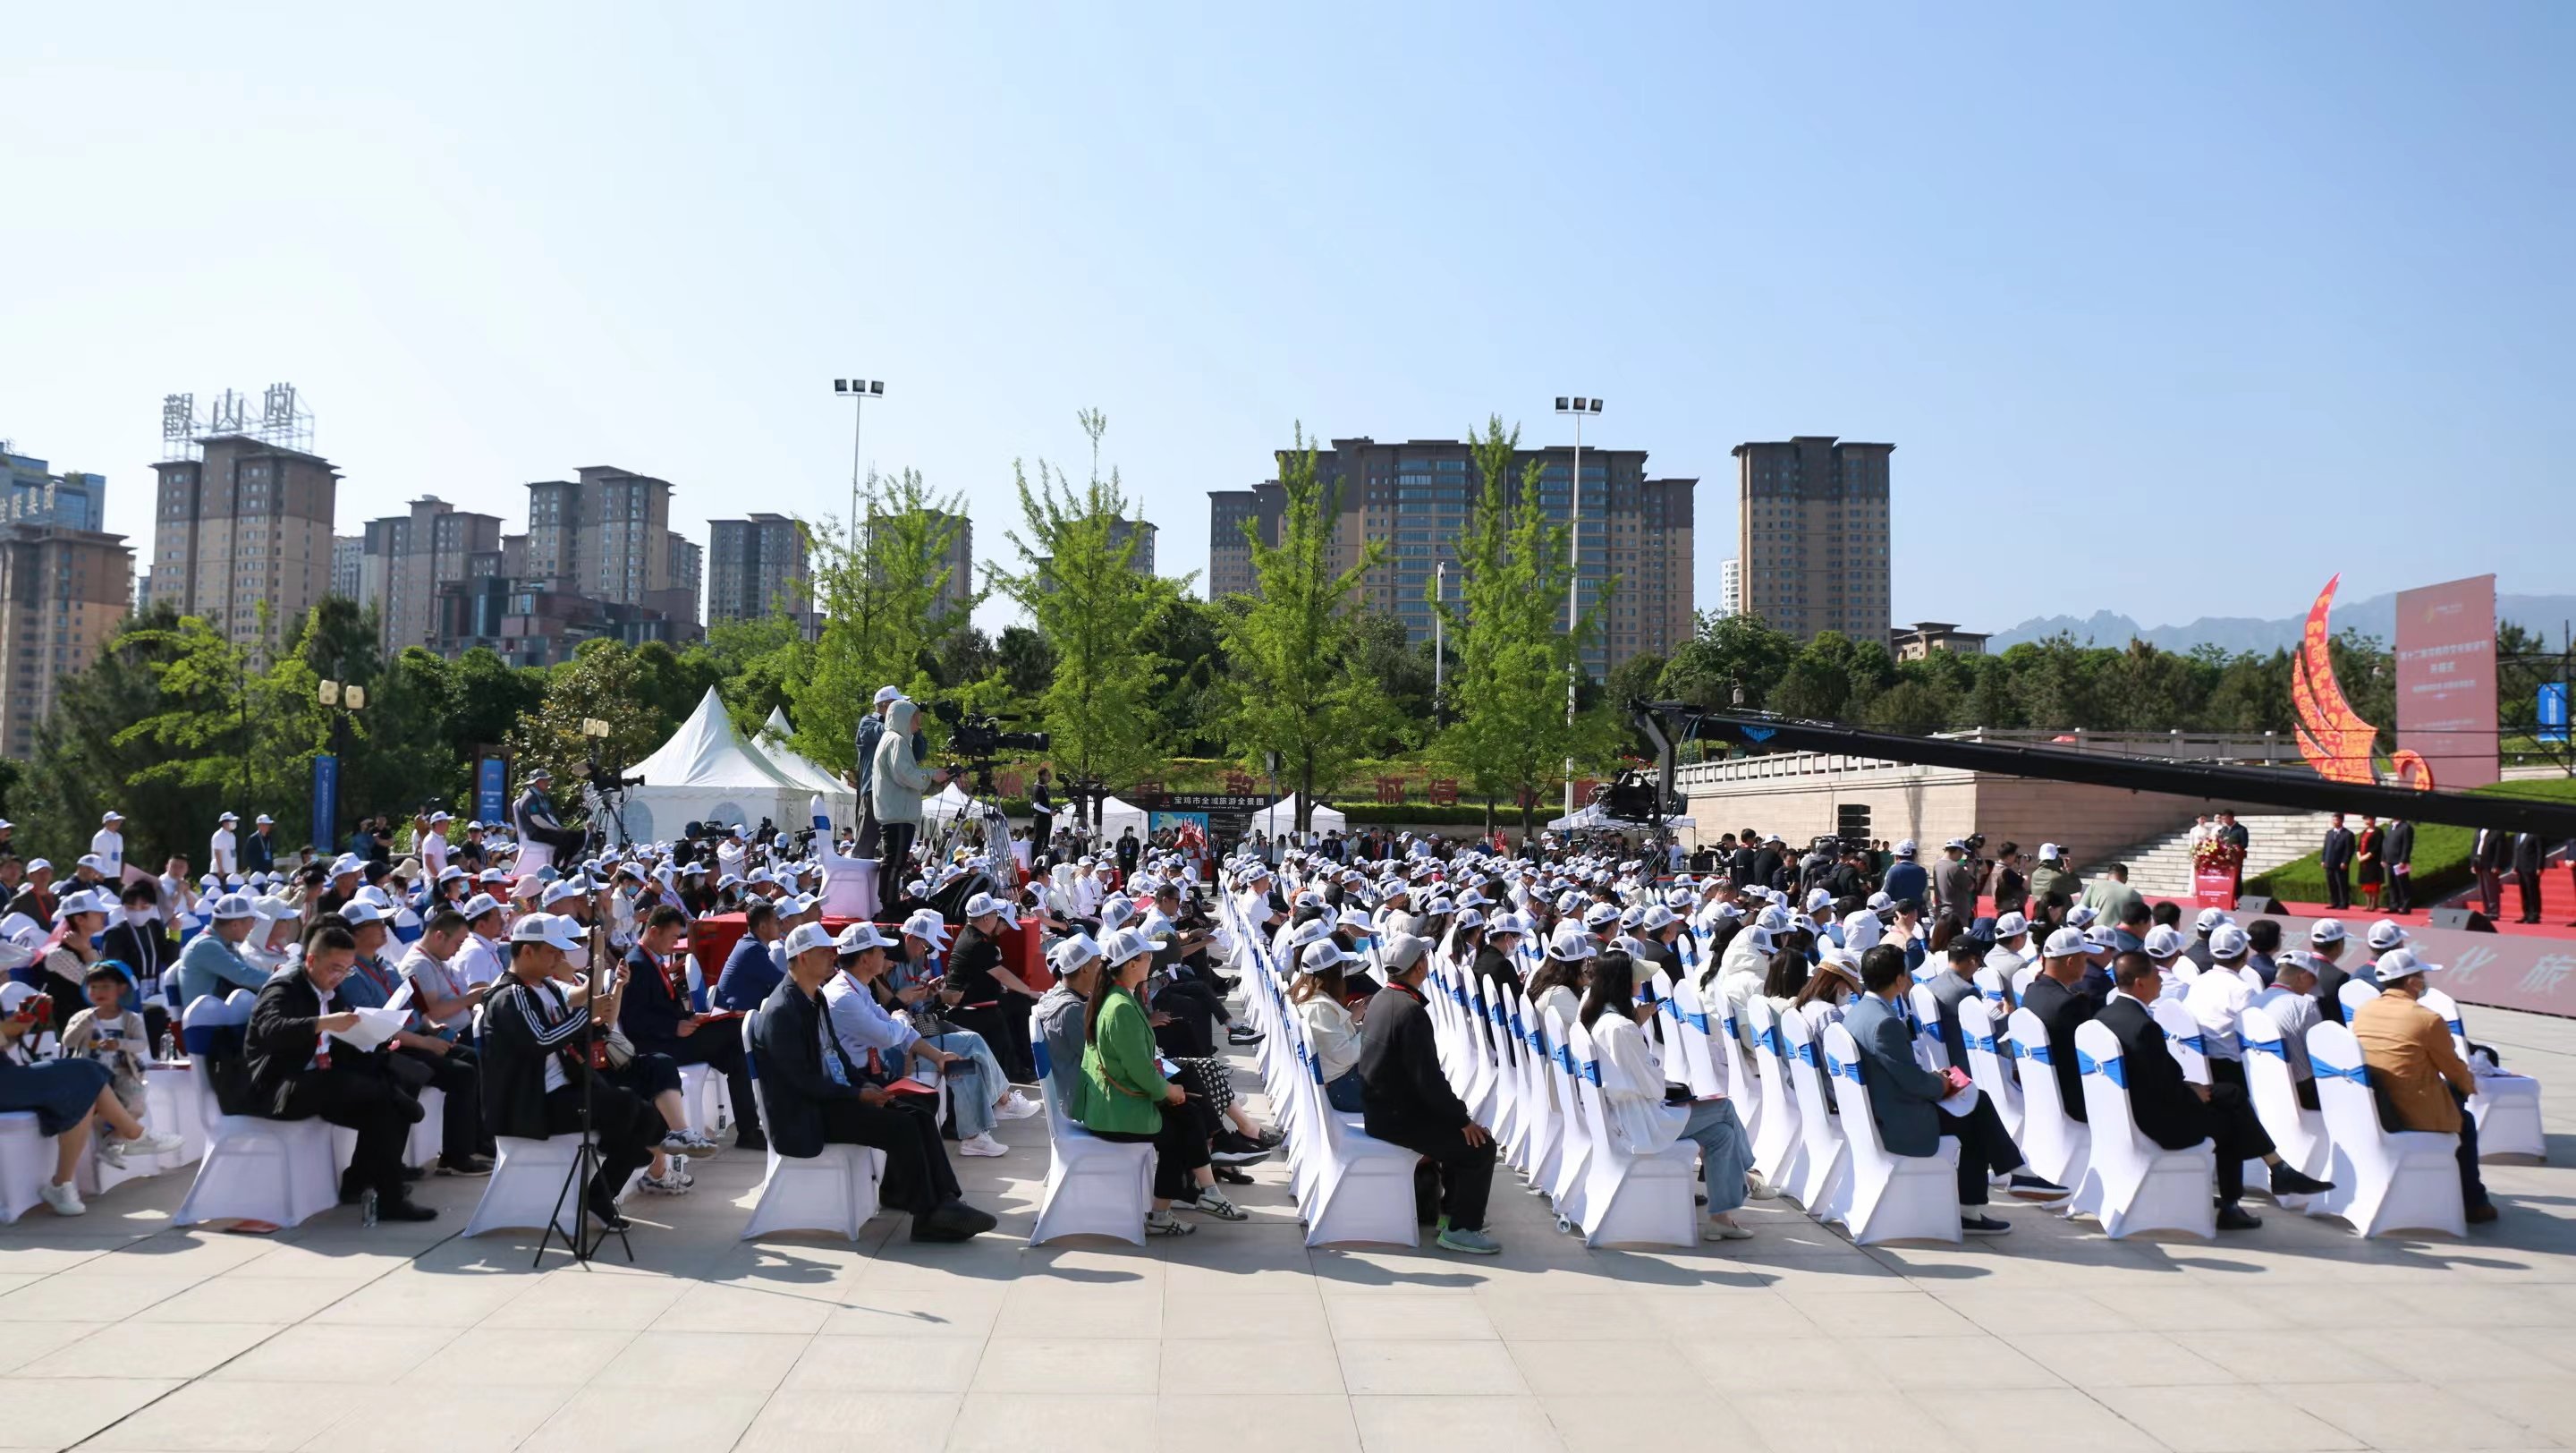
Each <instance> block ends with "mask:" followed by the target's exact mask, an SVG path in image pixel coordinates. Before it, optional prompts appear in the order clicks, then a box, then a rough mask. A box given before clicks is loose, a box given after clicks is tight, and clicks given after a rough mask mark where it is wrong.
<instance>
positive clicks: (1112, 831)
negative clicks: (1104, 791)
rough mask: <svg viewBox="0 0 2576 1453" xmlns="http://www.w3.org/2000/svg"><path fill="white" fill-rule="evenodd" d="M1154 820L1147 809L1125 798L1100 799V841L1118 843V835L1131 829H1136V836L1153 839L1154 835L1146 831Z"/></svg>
mask: <svg viewBox="0 0 2576 1453" xmlns="http://www.w3.org/2000/svg"><path fill="white" fill-rule="evenodd" d="M1152 820H1153V819H1152V818H1151V817H1149V816H1148V815H1147V814H1146V812H1145V809H1143V808H1141V807H1138V806H1137V805H1136V804H1134V803H1132V802H1129V801H1128V800H1127V799H1125V798H1123V797H1104V798H1102V799H1100V841H1102V842H1105V843H1114V842H1116V841H1118V835H1119V834H1120V833H1123V832H1125V831H1126V830H1127V829H1129V828H1131V827H1132V828H1134V829H1136V836H1138V837H1140V838H1142V837H1151V836H1152V834H1151V833H1149V832H1148V831H1146V824H1147V823H1149V822H1151V821H1152Z"/></svg>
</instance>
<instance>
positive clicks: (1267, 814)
mask: <svg viewBox="0 0 2576 1453" xmlns="http://www.w3.org/2000/svg"><path fill="white" fill-rule="evenodd" d="M1307 823H1308V830H1309V831H1312V832H1317V833H1327V832H1333V831H1336V830H1344V831H1346V830H1348V829H1349V827H1350V825H1351V820H1350V819H1349V818H1348V817H1345V816H1343V815H1342V814H1341V813H1340V812H1339V811H1337V810H1335V809H1333V808H1330V807H1326V806H1325V805H1324V804H1322V803H1320V802H1318V803H1316V804H1315V812H1314V815H1313V816H1312V817H1309V818H1308V819H1307ZM1296 830H1297V794H1295V793H1293V792H1292V793H1289V794H1288V795H1287V796H1285V797H1282V798H1280V799H1279V800H1278V801H1276V802H1274V803H1272V804H1270V805H1269V806H1268V807H1265V808H1263V809H1261V810H1260V811H1259V812H1256V813H1254V814H1253V815H1252V825H1251V826H1250V827H1248V828H1246V829H1245V831H1246V832H1260V833H1267V834H1268V835H1270V836H1271V837H1277V836H1279V835H1280V834H1281V833H1283V832H1295V831H1296Z"/></svg>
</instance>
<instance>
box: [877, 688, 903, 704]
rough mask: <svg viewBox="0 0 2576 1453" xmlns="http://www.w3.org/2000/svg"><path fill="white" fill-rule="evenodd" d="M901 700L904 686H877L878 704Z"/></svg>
mask: <svg viewBox="0 0 2576 1453" xmlns="http://www.w3.org/2000/svg"><path fill="white" fill-rule="evenodd" d="M901 700H903V688H901V687H899V686H880V687H878V688H877V699H876V704H877V705H879V706H883V705H885V704H886V703H887V702H889V701H901Z"/></svg>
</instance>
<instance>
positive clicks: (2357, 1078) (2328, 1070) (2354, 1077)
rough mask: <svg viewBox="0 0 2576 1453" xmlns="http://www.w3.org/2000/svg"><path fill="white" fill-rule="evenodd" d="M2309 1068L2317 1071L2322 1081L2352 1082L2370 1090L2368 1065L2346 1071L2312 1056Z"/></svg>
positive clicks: (2339, 1066) (2309, 1059) (2309, 1060)
mask: <svg viewBox="0 0 2576 1453" xmlns="http://www.w3.org/2000/svg"><path fill="white" fill-rule="evenodd" d="M2308 1068H2310V1069H2312V1070H2315V1071H2316V1072H2317V1078H2318V1079H2321V1080H2350V1081H2352V1082H2353V1083H2354V1084H2356V1085H2359V1086H2361V1087H2362V1088H2363V1089H2365V1090H2366V1089H2368V1088H2370V1066H2368V1065H2354V1066H2353V1067H2352V1068H2350V1069H2346V1068H2344V1067H2343V1066H2342V1065H2330V1064H2328V1063H2326V1062H2325V1061H2324V1060H2321V1059H2319V1058H2317V1057H2316V1056H2315V1055H2310V1056H2308Z"/></svg>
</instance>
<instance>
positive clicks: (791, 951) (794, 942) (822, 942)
mask: <svg viewBox="0 0 2576 1453" xmlns="http://www.w3.org/2000/svg"><path fill="white" fill-rule="evenodd" d="M818 948H825V949H836V950H837V945H836V944H835V942H834V940H833V938H832V930H830V929H828V928H825V927H824V926H823V925H821V924H819V923H800V924H798V925H796V926H795V927H794V928H792V929H790V930H788V933H787V956H788V957H789V958H791V959H793V958H796V957H797V956H799V955H801V954H809V953H812V952H813V951H814V950H816V949H818Z"/></svg>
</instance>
